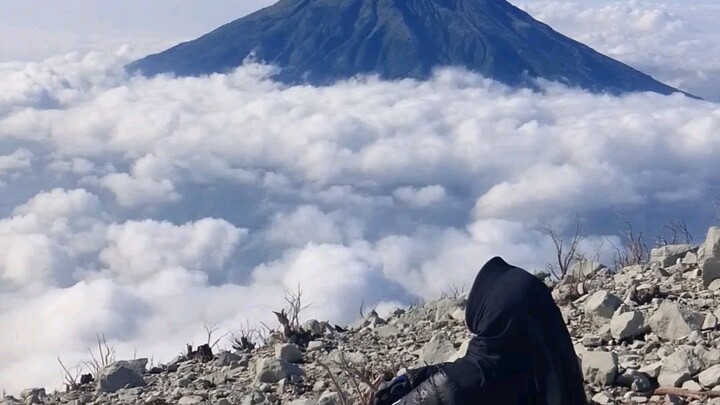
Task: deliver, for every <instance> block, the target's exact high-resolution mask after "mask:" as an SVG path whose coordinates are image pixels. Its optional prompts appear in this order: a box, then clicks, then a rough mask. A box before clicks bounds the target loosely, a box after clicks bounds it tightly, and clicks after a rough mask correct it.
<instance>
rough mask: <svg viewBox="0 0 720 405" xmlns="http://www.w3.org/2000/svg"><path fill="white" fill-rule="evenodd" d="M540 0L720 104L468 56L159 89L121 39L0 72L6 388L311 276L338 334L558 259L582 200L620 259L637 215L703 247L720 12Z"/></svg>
mask: <svg viewBox="0 0 720 405" xmlns="http://www.w3.org/2000/svg"><path fill="white" fill-rule="evenodd" d="M681 6H682V7H681ZM523 7H524V8H526V9H527V10H528V11H530V12H531V13H532V14H534V15H536V16H538V17H540V18H543V19H545V20H546V21H547V22H549V23H551V24H552V25H553V26H557V27H558V28H559V29H561V30H564V32H567V33H568V34H570V35H572V36H574V37H576V38H578V39H581V40H584V41H587V42H588V43H589V44H590V45H592V46H593V47H595V48H597V49H599V50H602V51H604V52H608V53H610V54H612V55H613V56H616V57H618V58H620V59H623V60H625V61H627V62H630V63H635V64H636V65H637V66H638V67H641V68H645V69H646V70H648V71H651V72H653V74H654V75H655V76H657V77H659V78H661V79H663V80H666V81H668V82H670V83H671V84H675V85H678V86H681V87H682V88H683V89H685V90H689V91H691V92H694V93H695V94H697V95H699V96H702V97H705V98H706V99H707V100H710V101H700V100H693V99H690V98H687V97H685V96H682V95H679V94H678V95H673V96H660V95H655V94H634V95H627V96H624V97H610V96H603V95H592V94H587V93H585V92H582V91H578V90H573V89H567V88H563V87H561V86H558V85H554V84H551V83H546V84H545V85H544V89H543V91H542V92H531V91H529V90H513V89H509V88H506V87H504V86H502V85H500V84H498V83H495V82H492V81H489V80H486V79H484V78H482V77H478V76H476V75H473V74H469V73H467V72H462V71H455V70H440V71H438V72H437V74H436V75H435V76H434V78H433V79H432V80H430V81H428V82H422V83H421V82H416V81H412V80H407V81H400V82H393V83H389V82H383V81H378V80H376V79H374V78H358V79H357V80H351V81H347V82H344V83H339V84H337V85H334V86H332V87H325V88H314V87H303V86H298V87H290V88H288V87H283V86H281V85H278V84H276V83H274V82H272V81H271V80H269V79H268V76H269V75H270V74H271V73H272V71H273V68H272V67H268V66H262V65H254V64H251V65H247V66H245V67H242V68H240V69H238V70H237V71H235V72H234V73H232V74H228V75H214V76H211V77H204V78H185V79H175V78H170V77H158V78H155V79H145V78H140V77H129V76H127V75H126V73H125V72H124V70H123V68H122V66H123V65H124V64H125V63H127V62H129V61H131V60H133V58H135V57H137V56H138V55H136V54H134V53H133V51H132V50H130V49H128V48H125V47H124V48H121V49H119V50H118V51H117V52H114V53H113V52H91V53H71V54H66V55H62V56H57V57H53V58H50V59H47V60H45V61H43V62H40V63H20V62H16V63H4V64H0V388H5V389H9V390H10V391H17V390H19V389H21V388H24V387H27V386H35V385H43V386H47V387H58V386H59V385H60V383H61V376H60V367H59V364H58V363H57V358H58V356H59V357H61V358H62V360H63V361H64V363H65V364H68V365H74V364H77V363H78V362H80V361H82V360H85V359H87V358H88V357H89V356H88V353H87V349H86V348H87V347H88V346H90V345H92V344H93V343H94V341H95V337H96V333H104V334H105V335H106V336H107V338H108V341H109V343H110V344H111V345H112V346H114V347H115V349H116V351H117V353H118V357H131V356H133V355H134V353H137V355H138V356H145V357H151V356H153V357H154V360H155V361H156V362H159V361H167V360H170V359H171V358H172V357H174V356H175V355H176V354H178V353H179V352H180V351H181V350H182V349H183V347H184V345H185V343H195V344H198V343H204V340H205V339H206V338H205V336H204V334H205V331H204V330H203V324H215V325H216V326H217V327H218V328H220V330H221V331H222V332H223V333H224V332H225V331H227V330H232V329H236V328H239V327H240V326H241V325H243V324H244V323H245V322H246V321H247V320H250V321H251V322H259V321H267V322H271V321H273V319H272V318H273V316H272V314H271V312H270V310H271V309H277V308H279V307H280V306H282V305H283V304H284V302H283V291H284V290H286V289H294V288H296V287H297V286H298V285H301V287H302V289H303V290H304V298H305V300H306V302H307V303H312V305H311V306H310V307H309V308H308V309H307V310H306V312H305V315H306V317H316V318H319V319H324V320H330V321H332V322H335V323H340V324H342V323H347V322H350V321H352V320H353V319H354V318H355V317H356V316H357V313H358V308H359V307H360V305H361V304H362V303H365V304H366V305H367V306H372V305H376V304H377V305H379V309H380V310H386V309H388V308H390V307H391V306H392V305H399V304H403V303H407V302H409V301H410V300H414V299H417V298H425V299H427V298H433V297H435V296H437V295H438V294H439V293H440V292H441V291H443V290H447V289H449V288H451V287H452V286H463V285H465V286H469V285H470V284H471V283H472V280H473V278H474V276H475V273H476V271H477V270H478V269H479V267H480V266H481V265H482V264H483V263H484V262H485V261H486V260H487V259H489V258H491V257H492V256H495V255H501V256H504V257H505V258H506V259H507V260H508V261H510V262H512V263H514V264H516V265H519V266H523V267H525V268H527V269H528V270H535V269H542V268H543V267H544V265H545V263H547V262H549V261H551V260H552V257H553V250H552V245H551V241H550V240H549V239H548V238H547V237H546V235H544V233H543V228H544V227H545V226H547V225H551V226H554V227H555V228H556V229H558V230H559V231H561V232H565V233H568V232H571V230H572V229H573V228H572V226H573V220H574V218H575V214H576V213H577V214H580V215H581V217H582V218H583V226H584V228H585V230H586V231H587V232H588V233H589V237H588V238H587V239H586V240H585V242H584V244H583V247H582V248H583V250H584V251H585V252H587V253H588V254H589V255H591V256H597V257H598V258H600V259H601V260H602V261H606V262H608V263H609V262H612V255H613V249H612V245H613V244H616V245H617V244H619V243H620V239H619V237H618V230H619V229H620V228H621V227H622V226H623V219H622V218H625V219H628V220H630V221H632V222H633V223H634V224H635V227H636V229H642V230H646V232H647V235H648V242H649V243H652V237H651V236H649V235H652V232H657V231H659V230H661V224H662V223H663V222H665V221H668V220H672V219H685V220H686V221H687V223H688V224H689V226H690V229H691V230H692V231H693V233H695V237H696V239H702V237H703V235H702V233H703V232H704V230H705V228H706V227H707V226H708V225H710V224H711V222H712V219H713V215H714V211H713V209H714V208H713V201H714V200H715V199H716V198H717V196H719V195H720V190H719V189H718V188H719V185H720V160H719V159H718V158H717V157H718V152H720V137H719V136H718V134H720V104H717V103H715V102H713V100H714V101H718V100H720V73H719V72H720V63H719V62H718V55H720V52H717V47H718V44H717V43H715V41H712V37H713V35H716V34H717V28H713V27H715V25H713V24H711V23H709V21H710V20H711V19H712V18H720V8H718V6H716V5H714V4H713V3H710V2H702V1H694V2H691V3H688V4H687V5H686V4H685V3H684V4H683V5H677V6H675V5H674V3H668V4H665V3H657V2H636V1H633V2H607V1H598V0H594V1H592V2H586V1H583V2H580V1H577V2H567V1H563V2H559V1H531V2H528V4H525V5H523ZM618 214H621V215H622V218H620V217H618ZM222 344H223V345H224V344H226V342H223V343H222Z"/></svg>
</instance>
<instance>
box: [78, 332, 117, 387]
mask: <svg viewBox="0 0 720 405" xmlns="http://www.w3.org/2000/svg"><path fill="white" fill-rule="evenodd" d="M95 336H96V338H97V353H94V352H93V351H92V349H90V348H89V347H88V348H87V351H88V353H89V354H90V361H85V362H84V364H85V367H87V369H88V370H89V371H90V373H91V374H92V375H93V376H94V377H96V378H97V374H98V372H99V371H100V369H101V368H103V367H105V366H107V365H109V364H111V363H113V362H114V361H115V348H113V347H110V346H109V345H108V344H107V340H106V339H105V334H102V335H99V334H97V333H96V334H95Z"/></svg>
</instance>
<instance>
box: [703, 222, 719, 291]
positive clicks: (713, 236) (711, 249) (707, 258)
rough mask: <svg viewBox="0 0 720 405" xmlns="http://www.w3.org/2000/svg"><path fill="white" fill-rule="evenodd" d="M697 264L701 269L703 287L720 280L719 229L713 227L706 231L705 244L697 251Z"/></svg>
mask: <svg viewBox="0 0 720 405" xmlns="http://www.w3.org/2000/svg"><path fill="white" fill-rule="evenodd" d="M698 263H699V264H700V269H702V281H703V285H704V286H705V287H708V286H709V285H710V283H712V282H713V280H715V279H718V278H720V227H717V226H713V227H711V228H710V229H708V233H707V236H706V237H705V243H703V244H702V246H700V250H698Z"/></svg>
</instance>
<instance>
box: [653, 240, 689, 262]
mask: <svg viewBox="0 0 720 405" xmlns="http://www.w3.org/2000/svg"><path fill="white" fill-rule="evenodd" d="M696 249H697V246H696V245H667V246H662V247H659V248H655V249H652V250H651V251H650V263H658V264H660V265H661V266H662V267H670V266H673V265H675V264H676V263H677V261H678V259H682V258H684V257H685V255H687V254H688V252H692V251H694V250H696Z"/></svg>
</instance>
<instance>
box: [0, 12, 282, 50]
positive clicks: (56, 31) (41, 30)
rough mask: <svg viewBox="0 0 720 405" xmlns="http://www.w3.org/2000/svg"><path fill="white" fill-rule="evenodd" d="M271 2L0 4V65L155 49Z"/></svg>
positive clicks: (203, 31)
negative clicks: (106, 50)
mask: <svg viewBox="0 0 720 405" xmlns="http://www.w3.org/2000/svg"><path fill="white" fill-rule="evenodd" d="M271 3H273V0H241V1H237V0H210V1H207V0H206V1H202V0H152V1H144V0H122V1H116V0H63V1H53V0H0V10H2V12H0V61H8V60H37V59H42V58H46V57H49V56H52V55H55V54H57V53H58V51H60V52H62V51H70V50H73V49H83V50H88V49H93V48H98V47H104V46H114V45H118V44H122V43H132V44H133V45H134V46H136V47H138V48H139V49H147V50H149V51H150V50H158V49H161V48H162V47H163V46H167V45H170V44H173V43H175V42H177V41H179V40H182V39H187V38H191V37H194V36H197V35H201V34H203V33H205V32H207V31H209V30H211V29H213V28H215V27H217V26H219V25H221V24H224V23H226V22H229V19H233V18H239V17H241V16H243V15H246V14H248V13H250V12H252V11H255V10H257V9H259V8H261V7H263V6H266V5H269V4H271Z"/></svg>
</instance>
